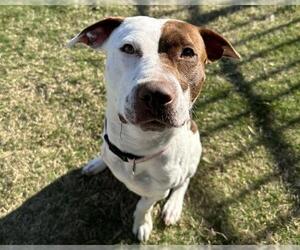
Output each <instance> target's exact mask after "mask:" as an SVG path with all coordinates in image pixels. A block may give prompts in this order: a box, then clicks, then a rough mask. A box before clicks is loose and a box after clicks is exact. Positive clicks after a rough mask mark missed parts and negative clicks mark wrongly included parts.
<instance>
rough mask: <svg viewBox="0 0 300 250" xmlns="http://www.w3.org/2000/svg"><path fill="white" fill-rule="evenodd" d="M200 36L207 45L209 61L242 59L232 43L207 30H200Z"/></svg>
mask: <svg viewBox="0 0 300 250" xmlns="http://www.w3.org/2000/svg"><path fill="white" fill-rule="evenodd" d="M199 31H200V35H201V36H202V39H203V41H204V44H205V50H206V53H207V57H208V60H209V61H211V62H213V61H215V60H218V59H220V58H221V57H223V56H226V57H231V58H236V59H240V58H241V56H240V54H239V53H238V52H237V51H236V50H235V49H234V48H233V47H232V45H231V43H230V42H229V41H228V40H227V39H226V38H224V37H223V36H221V35H220V34H218V33H217V32H215V31H212V30H210V29H207V28H199Z"/></svg>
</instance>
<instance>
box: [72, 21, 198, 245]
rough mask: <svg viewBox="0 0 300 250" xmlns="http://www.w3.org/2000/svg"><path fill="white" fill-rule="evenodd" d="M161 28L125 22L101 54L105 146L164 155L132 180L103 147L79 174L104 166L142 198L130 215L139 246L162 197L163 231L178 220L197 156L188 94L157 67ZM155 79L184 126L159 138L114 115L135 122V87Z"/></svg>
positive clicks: (139, 168)
mask: <svg viewBox="0 0 300 250" xmlns="http://www.w3.org/2000/svg"><path fill="white" fill-rule="evenodd" d="M165 22H166V20H160V19H154V18H150V17H130V18H126V19H125V20H124V22H123V23H122V24H121V25H120V26H119V27H118V28H116V29H115V31H114V32H113V33H112V34H111V36H110V37H109V39H108V40H107V41H106V42H105V44H104V45H103V47H102V49H103V50H104V51H105V52H106V54H107V63H106V70H105V78H106V83H107V109H106V118H107V131H106V133H107V134H108V136H109V139H110V141H111V142H112V143H113V144H115V145H116V146H117V147H118V148H119V149H121V150H122V151H125V152H130V153H133V154H135V155H145V156H147V155H151V154H154V153H156V152H158V151H160V150H162V149H163V148H165V147H167V150H166V151H164V152H163V153H162V154H161V155H159V156H158V157H155V158H153V159H151V160H148V161H145V162H141V163H139V164H137V166H136V171H135V173H134V174H133V172H132V163H126V162H124V161H122V160H121V159H119V158H118V156H116V155H115V154H114V153H112V152H111V151H110V150H109V148H108V146H107V144H106V143H105V142H104V143H103V145H102V149H101V160H100V159H96V160H93V161H92V162H90V163H89V164H88V165H87V166H86V167H85V168H84V170H83V172H84V173H86V174H89V173H91V174H94V173H98V172H100V171H101V170H103V169H104V168H105V165H107V166H108V167H109V169H110V170H111V172H112V173H113V174H114V176H115V177H116V178H118V179H119V180H120V181H121V182H123V183H124V184H125V185H126V186H127V187H128V189H130V190H131V191H133V192H135V193H137V194H138V195H140V196H141V197H142V198H141V200H140V201H139V202H138V204H137V207H136V211H135V213H134V226H133V232H134V233H135V234H136V235H137V237H138V239H139V240H141V241H146V240H147V239H148V238H149V235H150V233H151V230H152V219H151V210H152V207H153V205H154V204H155V203H156V202H157V201H158V200H160V199H163V198H165V197H167V196H168V194H169V193H170V192H171V195H170V198H169V200H168V201H167V202H166V204H165V206H164V209H163V215H164V220H165V223H166V224H167V225H169V224H174V223H176V222H177V221H178V220H179V218H180V214H181V210H182V206H183V197H184V194H185V191H186V189H187V186H188V183H189V179H190V178H191V177H192V176H193V175H194V174H195V172H196V169H197V165H198V163H199V160H200V155H201V144H200V140H199V134H198V132H196V133H193V132H192V131H191V130H190V123H189V122H188V120H189V118H190V117H189V109H190V106H191V103H190V98H189V93H184V92H183V91H182V89H181V87H180V85H179V82H178V81H177V79H176V78H175V76H173V75H172V74H171V73H169V72H165V71H164V70H163V69H162V67H161V65H160V61H159V55H158V52H157V51H158V41H159V38H160V35H161V30H162V26H163V24H164V23H165ZM75 40H76V39H75ZM73 42H74V40H72V43H73ZM124 43H131V44H134V46H135V47H136V48H137V49H139V50H140V51H141V52H142V54H143V56H142V57H138V56H135V55H128V54H124V53H122V52H121V51H120V50H119V48H120V47H121V46H122V45H123V44H124ZM157 77H165V78H168V79H172V81H173V84H174V85H175V88H176V95H177V97H178V100H179V101H178V103H177V112H176V114H175V116H176V119H177V120H178V122H181V123H182V122H184V121H187V122H186V123H185V124H184V125H183V126H182V127H180V128H171V129H167V130H164V131H162V132H154V131H143V130H141V129H140V128H139V127H138V126H135V125H132V124H122V123H121V122H120V120H119V118H118V113H120V114H122V115H124V116H126V117H127V116H128V114H126V108H127V109H129V110H130V111H131V114H129V115H132V116H134V110H133V105H132V91H133V89H134V87H135V86H137V85H138V84H141V83H143V82H145V81H152V80H156V78H157ZM127 96H128V97H129V98H127V99H128V101H126V97H127ZM104 162H105V164H104Z"/></svg>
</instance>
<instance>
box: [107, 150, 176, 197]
mask: <svg viewBox="0 0 300 250" xmlns="http://www.w3.org/2000/svg"><path fill="white" fill-rule="evenodd" d="M102 152H103V153H102V158H103V160H104V161H105V162H106V164H107V165H108V166H109V168H110V170H111V171H112V173H113V174H114V175H115V177H116V178H117V179H119V180H120V181H121V182H123V183H124V184H125V185H126V186H127V188H128V189H130V190H131V191H133V192H135V193H137V194H138V195H141V196H153V195H157V196H161V195H163V194H164V193H165V192H166V191H167V190H168V189H170V188H171V187H172V186H173V184H174V183H175V182H176V179H177V177H178V176H179V175H181V174H179V173H178V171H177V172H176V171H175V169H172V167H171V166H172V164H170V163H171V162H170V161H169V160H168V155H164V154H163V155H161V156H159V157H157V158H156V159H152V160H149V161H146V162H141V163H137V164H136V165H135V166H134V163H133V162H124V161H122V160H121V159H119V158H118V157H116V156H115V155H113V154H112V153H111V152H110V151H109V149H108V148H107V147H106V146H104V147H103V149H102ZM174 165H175V164H174Z"/></svg>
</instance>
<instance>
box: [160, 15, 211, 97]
mask: <svg viewBox="0 0 300 250" xmlns="http://www.w3.org/2000/svg"><path fill="white" fill-rule="evenodd" d="M186 47H189V48H192V49H193V50H194V52H195V54H196V56H194V57H187V58H182V57H180V55H181V52H182V50H183V49H184V48H186ZM158 52H159V55H160V59H161V62H162V63H163V65H164V67H165V68H166V69H167V70H170V71H172V72H173V73H174V74H175V76H176V77H177V79H178V80H179V82H180V85H181V88H182V89H183V91H187V90H189V91H190V95H191V101H192V102H194V101H195V99H196V98H197V96H198V95H199V93H200V90H201V87H202V84H203V82H204V79H205V73H204V64H205V62H206V60H207V55H206V52H205V45H204V42H203V40H202V38H201V36H200V34H199V30H198V28H197V27H196V26H194V25H191V24H188V23H184V22H179V21H175V20H172V21H168V22H166V23H165V25H164V27H163V30H162V35H161V38H160V41H159V48H158Z"/></svg>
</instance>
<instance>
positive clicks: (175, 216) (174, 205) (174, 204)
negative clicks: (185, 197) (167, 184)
mask: <svg viewBox="0 0 300 250" xmlns="http://www.w3.org/2000/svg"><path fill="white" fill-rule="evenodd" d="M181 211H182V202H181V201H178V200H177V199H169V200H168V201H167V202H166V204H165V205H164V208H163V211H162V216H163V218H164V222H165V224H166V225H167V226H169V225H174V224H176V223H177V222H178V221H179V219H180V216H181Z"/></svg>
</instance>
